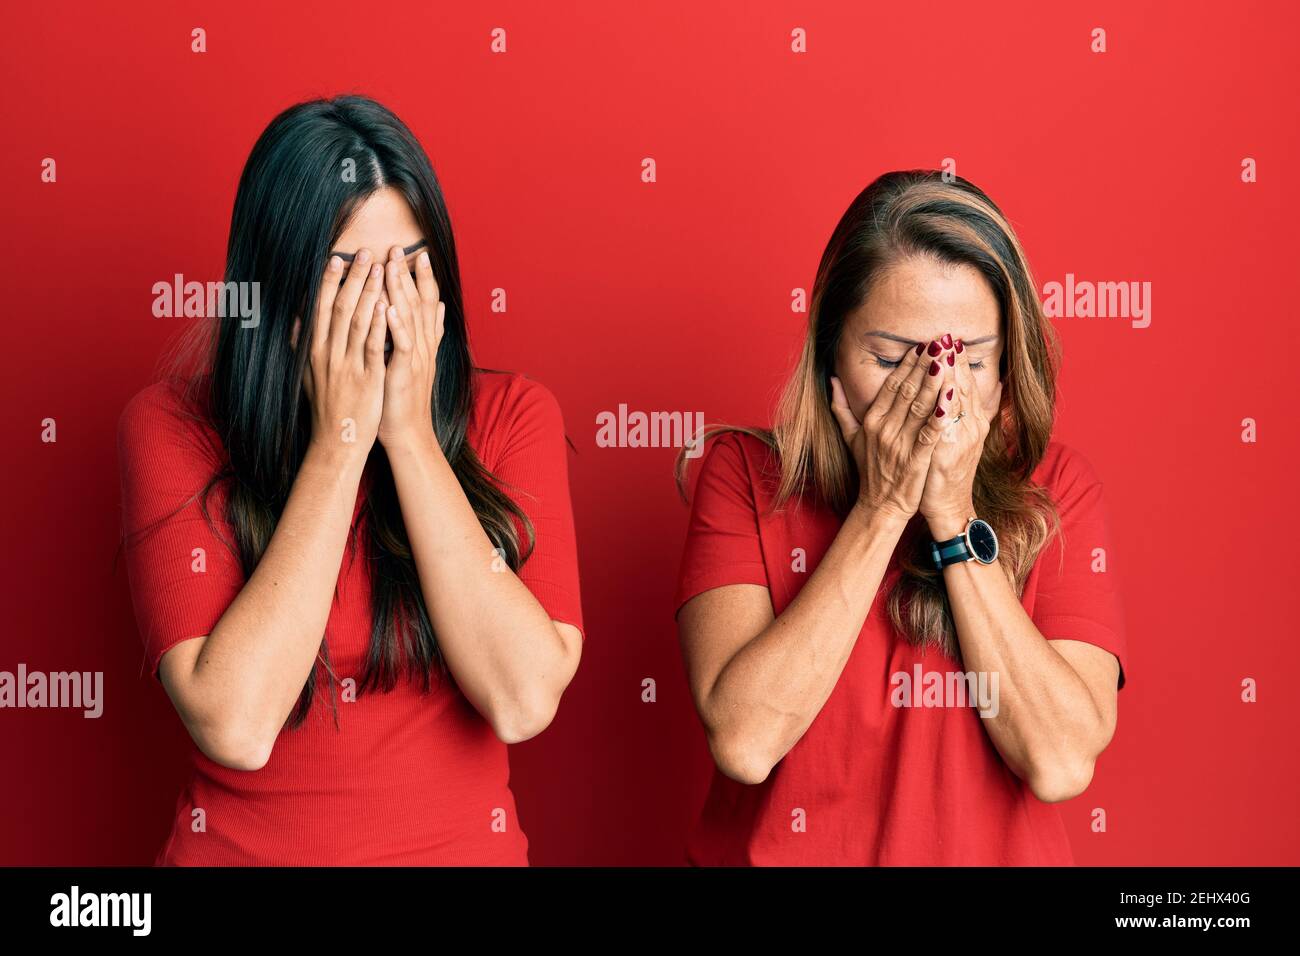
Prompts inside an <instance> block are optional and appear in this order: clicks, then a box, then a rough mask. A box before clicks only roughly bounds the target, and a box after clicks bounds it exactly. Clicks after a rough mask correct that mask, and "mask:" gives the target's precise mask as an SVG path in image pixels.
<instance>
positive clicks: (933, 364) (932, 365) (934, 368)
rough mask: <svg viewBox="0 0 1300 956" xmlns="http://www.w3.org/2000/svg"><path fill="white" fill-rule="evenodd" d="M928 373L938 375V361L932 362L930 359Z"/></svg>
mask: <svg viewBox="0 0 1300 956" xmlns="http://www.w3.org/2000/svg"><path fill="white" fill-rule="evenodd" d="M930 374H931V375H938V374H939V363H938V362H934V361H931V362H930Z"/></svg>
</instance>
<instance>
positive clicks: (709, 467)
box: [674, 433, 770, 611]
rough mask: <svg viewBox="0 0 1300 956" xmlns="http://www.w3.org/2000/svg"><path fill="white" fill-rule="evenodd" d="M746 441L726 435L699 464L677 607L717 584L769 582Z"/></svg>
mask: <svg viewBox="0 0 1300 956" xmlns="http://www.w3.org/2000/svg"><path fill="white" fill-rule="evenodd" d="M752 440H753V441H754V442H757V441H758V439H752ZM743 441H744V440H743V439H742V437H741V436H740V435H738V434H736V433H727V434H724V435H722V436H721V437H719V438H717V439H715V440H714V442H713V443H712V445H711V446H710V447H709V450H708V453H707V454H706V455H705V456H704V461H703V462H702V463H701V465H700V474H699V478H698V480H697V481H696V483H695V490H694V493H693V494H692V496H691V518H690V524H689V525H688V527H687V531H686V545H685V548H684V549H683V552H682V563H681V569H680V572H679V574H678V578H677V595H676V599H675V601H674V607H675V608H676V609H677V610H678V611H680V610H681V608H682V605H683V604H685V603H686V602H687V601H689V600H690V599H691V598H693V597H695V596H696V595H698V594H702V593H704V592H705V591H709V590H712V589H713V588H718V587H723V586H725V585H728V584H758V585H762V586H763V587H769V586H770V585H769V581H768V576H767V567H766V565H765V564H764V563H763V546H762V541H761V539H760V536H759V517H758V515H759V512H758V504H757V500H758V499H757V496H756V495H755V492H754V482H753V479H752V477H751V472H750V468H749V465H748V462H747V458H746V454H745V446H744V444H743Z"/></svg>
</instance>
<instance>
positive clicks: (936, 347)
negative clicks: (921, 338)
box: [929, 342, 943, 355]
mask: <svg viewBox="0 0 1300 956" xmlns="http://www.w3.org/2000/svg"><path fill="white" fill-rule="evenodd" d="M942 351H943V347H942V346H941V345H940V344H939V343H938V342H931V343H930V348H929V352H930V354H931V355H938V354H939V353H940V352H942Z"/></svg>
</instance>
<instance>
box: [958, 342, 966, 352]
mask: <svg viewBox="0 0 1300 956" xmlns="http://www.w3.org/2000/svg"><path fill="white" fill-rule="evenodd" d="M965 351H966V346H965V345H964V344H963V343H962V340H961V339H958V340H957V354H958V355H960V354H961V353H962V352H965Z"/></svg>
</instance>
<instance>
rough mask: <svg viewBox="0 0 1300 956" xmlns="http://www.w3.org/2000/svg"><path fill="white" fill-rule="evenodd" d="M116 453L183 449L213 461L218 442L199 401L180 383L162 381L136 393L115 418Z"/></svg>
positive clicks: (143, 454) (139, 456)
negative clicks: (117, 450) (117, 451)
mask: <svg viewBox="0 0 1300 956" xmlns="http://www.w3.org/2000/svg"><path fill="white" fill-rule="evenodd" d="M117 442H118V449H119V453H120V454H121V455H122V456H123V457H129V458H131V459H143V458H149V457H154V456H157V455H159V454H162V453H167V452H175V451H177V450H186V451H189V452H192V453H193V456H194V458H195V460H196V461H201V462H202V463H203V464H204V465H205V466H206V465H211V464H216V463H217V462H218V461H219V460H220V458H221V457H222V456H221V452H220V447H221V443H220V440H219V439H218V437H217V434H216V432H215V431H214V430H213V428H212V426H211V424H210V423H209V421H208V418H207V416H206V415H205V414H204V413H203V410H202V408H201V406H200V405H199V403H198V401H197V400H196V399H195V398H194V397H193V395H192V394H191V393H189V392H188V390H187V388H186V386H185V385H184V384H183V383H180V382H176V381H172V380H163V381H159V382H154V383H153V384H151V385H147V386H145V387H144V388H142V389H140V391H138V392H136V393H135V394H134V395H133V396H132V397H131V398H130V399H129V400H128V401H127V403H126V405H125V407H123V409H122V413H121V414H120V415H119V416H118V420H117Z"/></svg>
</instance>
